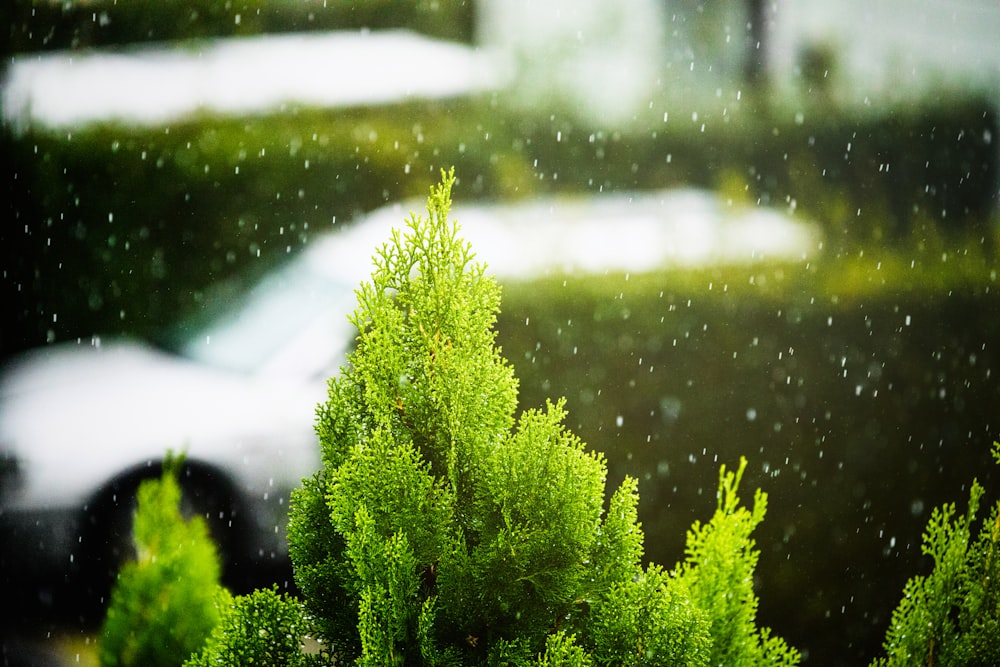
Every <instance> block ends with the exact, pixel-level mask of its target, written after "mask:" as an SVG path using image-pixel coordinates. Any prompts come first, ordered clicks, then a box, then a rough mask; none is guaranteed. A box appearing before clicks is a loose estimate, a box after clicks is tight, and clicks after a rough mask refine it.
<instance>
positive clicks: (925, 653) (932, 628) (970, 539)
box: [872, 443, 1000, 667]
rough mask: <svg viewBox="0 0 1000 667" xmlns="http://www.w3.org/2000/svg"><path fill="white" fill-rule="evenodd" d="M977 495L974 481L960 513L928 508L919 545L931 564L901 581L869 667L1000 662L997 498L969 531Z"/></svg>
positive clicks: (997, 447) (950, 507)
mask: <svg viewBox="0 0 1000 667" xmlns="http://www.w3.org/2000/svg"><path fill="white" fill-rule="evenodd" d="M993 457H994V458H995V459H996V461H997V463H1000V443H993ZM982 496H983V487H982V486H981V485H980V484H979V483H978V482H977V481H975V480H974V481H973V483H972V488H971V490H970V491H969V504H968V507H967V509H966V511H965V514H958V513H957V509H956V507H955V504H954V503H948V504H946V505H944V506H942V507H937V508H935V509H934V511H933V512H932V513H931V518H930V520H929V521H928V522H927V528H926V530H925V531H924V539H923V546H922V549H923V552H924V553H925V554H927V555H928V556H930V557H931V558H932V559H933V561H934V569H933V570H932V571H931V573H930V574H928V575H926V576H922V575H921V576H915V577H913V578H912V579H910V580H909V581H908V582H907V584H906V586H905V587H904V589H903V598H902V599H901V600H900V602H899V605H898V606H897V607H896V610H895V611H894V612H893V614H892V620H891V621H890V624H889V629H888V631H887V632H886V638H885V644H884V649H885V656H884V657H882V658H879V659H878V660H876V661H874V662H873V663H872V665H873V667H889V666H900V667H902V666H907V665H934V666H935V667H938V666H940V667H948V666H952V665H954V666H959V665H968V666H972V665H983V666H984V667H985V666H986V665H1000V502H997V503H996V504H995V505H993V507H992V509H991V510H990V513H989V516H988V517H987V518H986V520H985V521H983V523H982V525H981V526H980V529H979V533H978V536H976V535H975V534H974V525H975V521H976V515H977V514H978V512H979V505H980V501H981V500H982Z"/></svg>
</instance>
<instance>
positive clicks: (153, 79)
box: [3, 30, 503, 127]
mask: <svg viewBox="0 0 1000 667" xmlns="http://www.w3.org/2000/svg"><path fill="white" fill-rule="evenodd" d="M502 69H503V68H502V67H500V66H499V65H498V64H497V61H496V59H494V58H492V57H491V56H490V55H489V54H488V53H486V52H485V51H483V50H479V49H475V48H472V47H469V46H466V45H463V44H456V43H451V42H443V41H440V40H433V39H429V38H426V37H422V36H419V35H417V34H415V33H412V32H408V31H403V30H397V31H386V32H334V33H297V34H287V35H284V34H279V35H262V36H256V37H240V38H228V39H214V40H206V41H204V42H193V43H191V44H188V45H173V46H166V45H155V46H144V47H139V48H133V49H126V50H118V51H97V50H92V51H83V52H78V53H69V52H56V53H46V54H30V55H24V56H17V57H15V58H14V59H13V61H12V63H11V65H10V67H9V69H8V72H7V77H6V81H5V83H4V87H3V114H4V120H5V121H6V122H8V123H11V124H13V125H15V126H22V125H25V124H28V123H41V124H44V125H48V126H52V127H63V126H72V125H78V124H82V123H87V122H92V121H107V120H118V121H123V122H127V123H134V124H159V123H166V122H169V121H171V120H173V119H176V118H180V117H183V116H185V115H188V114H191V113H194V112H197V111H210V112H218V113H231V114H244V113H255V112H264V111H270V110H274V109H278V108H281V107H282V105H307V106H319V107H343V106H352V105H362V104H383V103H388V102H397V101H402V100H406V99H410V98H446V97H452V96H459V95H466V94H470V93H475V92H478V91H482V90H489V89H491V88H492V87H495V86H499V85H500V83H501V81H502V80H503V76H502Z"/></svg>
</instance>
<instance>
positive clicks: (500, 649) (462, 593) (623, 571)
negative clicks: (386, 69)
mask: <svg viewBox="0 0 1000 667" xmlns="http://www.w3.org/2000/svg"><path fill="white" fill-rule="evenodd" d="M453 184H454V174H453V172H452V173H450V174H444V180H443V183H442V184H441V185H439V186H437V187H434V188H432V189H431V194H430V197H429V199H428V217H427V218H426V219H425V218H422V217H418V216H415V215H414V216H411V218H410V220H409V221H408V225H407V229H406V231H405V232H400V231H396V232H394V233H393V235H392V237H391V239H390V240H389V242H388V243H387V244H386V245H385V246H383V247H382V248H381V249H380V250H379V251H378V253H377V255H376V256H375V258H374V262H375V270H374V274H373V276H372V280H371V282H368V283H365V284H364V285H362V286H361V288H360V289H359V290H358V292H357V295H358V302H359V304H358V309H357V311H356V312H355V313H354V315H353V318H352V321H353V322H354V324H355V325H356V326H357V328H358V332H359V333H358V340H357V342H358V345H357V349H356V351H355V352H354V353H353V354H352V356H351V357H350V360H349V364H348V365H347V366H346V367H345V368H343V369H342V372H341V373H340V374H339V375H338V376H337V377H335V378H333V379H332V380H330V383H329V399H328V401H327V402H326V403H325V404H323V405H322V406H320V408H319V409H318V420H317V431H318V433H319V436H320V442H321V448H322V456H323V463H324V466H323V469H322V470H321V471H320V472H319V473H318V474H317V475H316V476H315V477H314V478H312V479H309V480H306V481H305V482H304V484H303V486H302V487H301V488H300V489H299V490H298V491H297V492H296V493H295V495H294V496H293V503H292V509H291V517H290V525H289V546H290V550H291V556H292V561H293V564H294V566H295V571H296V582H297V583H298V585H299V587H300V589H301V590H302V592H303V594H304V599H305V607H306V609H307V610H308V614H309V616H310V617H311V618H314V619H315V625H316V630H317V632H318V633H319V634H320V636H321V637H322V638H323V640H324V641H325V642H327V644H328V646H329V648H330V652H331V654H330V655H331V659H334V660H335V661H336V662H337V664H352V663H353V664H357V665H373V666H374V665H379V666H382V665H404V664H406V665H479V664H484V665H530V664H538V665H592V664H593V665H673V664H684V665H688V664H691V665H708V664H710V663H711V664H720V663H719V662H718V660H723V661H724V662H723V663H721V664H756V663H763V662H767V661H769V660H770V661H772V662H775V663H780V664H785V663H787V664H793V663H794V662H795V661H796V660H797V654H796V653H795V652H794V651H791V650H790V649H788V648H787V646H785V644H784V643H783V642H782V641H780V640H777V639H771V638H769V636H768V635H767V633H766V632H757V630H756V628H755V626H754V624H753V623H754V614H755V610H756V598H755V597H754V595H753V591H752V587H751V582H752V577H751V575H752V570H753V566H754V564H755V562H756V552H755V551H753V549H752V542H751V541H749V533H750V531H752V530H753V527H754V526H755V525H756V524H757V523H758V522H759V521H760V520H761V519H762V518H763V515H764V509H765V499H764V495H763V494H761V493H758V495H757V498H756V502H755V505H754V509H753V511H752V512H750V511H747V510H745V509H742V508H740V507H739V505H738V498H737V496H736V487H737V486H738V484H739V477H740V474H742V470H743V465H745V462H744V463H743V464H742V465H741V468H740V471H739V473H737V474H736V475H733V474H729V475H726V474H725V471H724V470H723V474H722V477H721V479H720V490H719V493H720V496H719V497H720V505H719V511H718V512H717V513H716V516H715V517H714V518H713V519H712V521H711V522H710V523H709V524H707V525H706V526H704V527H701V526H697V525H696V527H695V528H694V529H692V533H691V535H690V536H689V539H690V543H689V554H688V560H687V562H686V563H684V564H683V565H682V566H680V567H679V568H678V570H677V571H676V572H674V573H669V574H668V573H667V572H665V571H663V570H662V569H661V568H659V567H658V566H655V565H651V566H649V567H648V568H645V569H644V568H643V566H642V563H641V561H642V556H643V543H642V540H643V537H642V530H641V527H640V525H639V522H638V520H637V516H636V504H637V497H638V496H637V485H636V482H635V480H633V479H630V478H627V479H626V480H625V481H624V482H623V483H622V485H621V486H620V487H619V488H618V489H617V491H616V492H615V493H614V494H613V495H612V497H611V499H610V501H609V502H608V507H607V511H606V512H605V511H604V500H605V478H606V466H605V462H604V459H603V457H602V456H601V455H600V454H597V453H594V452H591V451H588V450H587V449H586V448H585V447H584V445H583V443H582V442H581V441H580V440H579V439H578V438H576V437H575V436H574V435H573V434H572V433H570V432H569V431H568V430H567V429H566V428H565V427H564V426H563V419H564V417H565V411H564V406H563V402H562V401H557V402H555V403H552V402H548V403H547V404H546V406H545V407H544V408H542V409H536V410H528V411H525V412H524V413H523V414H521V415H520V416H519V417H515V409H516V399H517V381H516V379H515V378H514V375H513V371H512V369H511V366H510V365H509V364H508V363H507V362H506V360H504V359H503V357H502V356H501V354H500V350H499V349H498V348H497V347H496V345H495V342H494V330H493V325H494V321H495V317H496V313H497V312H498V308H499V302H500V290H499V287H498V286H497V284H496V283H495V282H494V281H493V280H492V279H491V278H488V277H487V276H486V275H485V273H484V267H483V266H482V265H481V264H478V263H475V262H474V259H473V253H472V251H471V248H470V247H469V245H468V244H467V243H465V242H464V241H462V240H461V239H460V238H459V236H458V228H457V226H456V225H455V224H454V223H452V222H450V221H449V220H448V212H449V207H450V204H451V188H452V185H453ZM719 558H722V559H728V560H726V561H724V562H721V563H720V562H717V560H716V559H719ZM719 596H721V598H722V599H719ZM289 648H290V650H293V651H295V647H289ZM206 664H207V663H206Z"/></svg>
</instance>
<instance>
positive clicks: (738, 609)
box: [677, 458, 799, 665]
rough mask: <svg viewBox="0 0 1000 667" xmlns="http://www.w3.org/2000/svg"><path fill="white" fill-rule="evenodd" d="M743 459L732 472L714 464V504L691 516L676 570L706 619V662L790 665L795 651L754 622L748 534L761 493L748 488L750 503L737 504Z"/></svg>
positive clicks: (759, 517) (763, 505) (759, 512)
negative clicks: (700, 516) (704, 517)
mask: <svg viewBox="0 0 1000 667" xmlns="http://www.w3.org/2000/svg"><path fill="white" fill-rule="evenodd" d="M746 465H747V461H746V459H743V458H741V459H740V467H739V468H738V469H737V470H736V471H735V472H732V471H730V472H727V471H726V466H725V465H723V466H722V468H721V469H720V470H719V489H718V492H717V493H718V504H717V507H716V510H715V515H714V516H713V517H712V520H711V521H710V522H709V523H707V524H701V523H700V522H698V521H696V522H695V524H694V525H693V526H692V527H691V529H690V530H689V531H688V536H687V546H686V549H685V551H686V552H687V558H686V560H685V561H684V562H683V563H681V564H680V565H679V566H678V570H677V574H678V576H679V577H680V578H681V579H682V580H687V582H688V590H690V592H691V596H692V598H693V600H694V603H695V604H696V605H697V606H698V607H699V608H700V609H702V610H704V611H705V612H706V614H707V618H708V619H709V622H710V623H711V630H710V634H711V637H712V647H711V658H710V660H709V664H712V665H761V664H773V665H794V664H797V663H798V661H799V655H798V652H797V651H795V650H794V649H792V648H790V647H788V646H787V645H786V644H785V642H784V640H782V639H781V638H780V637H771V636H770V631H769V630H768V629H766V628H764V629H760V630H758V628H757V625H756V612H757V596H756V595H755V594H754V592H753V572H754V568H755V567H756V565H757V558H758V556H759V555H760V552H759V551H757V550H756V549H755V548H754V540H753V538H751V537H750V534H751V533H752V532H753V530H754V528H756V527H757V525H758V524H759V523H760V522H761V521H763V520H764V514H765V513H766V511H767V494H766V493H764V492H763V491H761V490H760V489H758V490H757V492H756V493H755V494H754V503H753V508H752V509H749V510H748V509H747V508H745V507H742V506H741V505H740V499H739V496H738V495H737V490H738V488H739V485H740V480H741V478H742V477H743V471H744V470H745V469H746Z"/></svg>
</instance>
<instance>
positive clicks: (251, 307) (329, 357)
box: [159, 256, 355, 378]
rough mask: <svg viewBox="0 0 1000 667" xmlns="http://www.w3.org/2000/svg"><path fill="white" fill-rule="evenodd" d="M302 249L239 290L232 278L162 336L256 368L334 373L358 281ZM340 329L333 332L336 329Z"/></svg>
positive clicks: (238, 366)
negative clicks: (322, 265)
mask: <svg viewBox="0 0 1000 667" xmlns="http://www.w3.org/2000/svg"><path fill="white" fill-rule="evenodd" d="M304 259H305V258H304V257H303V256H298V257H295V258H293V259H292V260H290V261H289V262H287V263H286V264H285V265H284V266H282V267H280V268H278V269H277V270H275V271H273V272H271V273H269V274H268V275H266V276H265V277H264V278H263V279H261V280H260V281H259V282H257V283H256V284H255V285H254V286H253V287H251V288H250V289H248V290H246V291H245V292H243V293H239V290H238V287H234V286H233V285H228V286H226V287H224V288H221V289H219V290H217V291H215V292H213V293H212V294H211V296H209V297H208V298H207V299H206V301H207V303H206V304H205V306H204V307H203V308H202V309H200V310H199V311H198V312H197V313H196V314H193V315H192V316H191V317H189V318H187V319H185V320H183V321H182V322H180V323H179V324H178V325H177V326H176V327H173V328H171V330H170V332H169V333H168V334H167V335H166V336H165V337H164V338H163V339H162V340H161V341H159V342H160V343H161V345H163V346H164V347H166V348H168V349H170V350H171V351H174V352H176V353H178V354H180V355H182V356H184V357H186V358H188V359H191V360H193V361H196V362H198V363H202V364H207V365H209V366H212V367H216V368H222V369H226V370H232V371H237V372H242V373H251V374H259V375H266V374H295V375H297V376H299V377H301V378H314V377H318V376H325V375H328V374H329V371H330V370H335V369H336V368H337V367H338V366H339V364H340V362H341V361H342V358H343V355H344V353H345V352H346V344H347V342H349V340H350V333H349V332H348V327H349V323H348V321H347V315H348V313H350V312H351V310H352V309H353V305H354V288H355V284H353V283H351V282H348V281H347V280H345V279H343V278H341V277H338V276H336V275H331V274H329V273H324V272H322V271H317V270H316V268H315V266H314V265H313V264H311V263H309V262H307V261H304ZM331 334H333V335H331Z"/></svg>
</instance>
